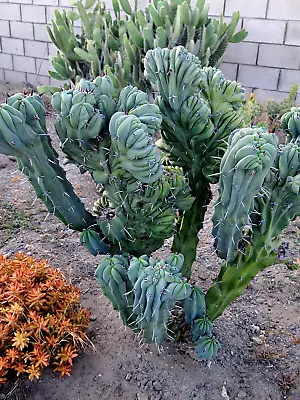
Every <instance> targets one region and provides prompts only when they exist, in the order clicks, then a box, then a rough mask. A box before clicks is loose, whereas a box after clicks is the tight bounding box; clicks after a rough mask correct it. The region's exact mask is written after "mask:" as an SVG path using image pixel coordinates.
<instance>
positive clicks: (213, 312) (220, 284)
mask: <svg viewBox="0 0 300 400" xmlns="http://www.w3.org/2000/svg"><path fill="white" fill-rule="evenodd" d="M261 245H262V238H261V237H257V240H256V242H253V243H252V244H251V245H249V246H248V250H246V256H244V255H243V254H242V253H240V254H239V257H238V258H237V260H235V261H234V262H230V263H229V264H226V263H224V265H223V267H222V268H221V271H220V273H219V275H218V277H217V278H216V280H215V282H214V283H213V285H212V286H211V287H210V288H209V290H208V291H207V293H206V296H205V301H206V307H207V315H208V317H209V319H210V321H211V322H213V321H214V320H215V319H216V318H218V317H219V316H220V315H221V314H223V312H224V310H225V309H226V308H227V307H228V306H229V304H231V303H232V302H233V301H234V300H235V299H236V298H237V297H239V296H240V295H241V294H242V293H243V291H244V289H245V288H246V287H247V286H248V284H249V283H250V281H251V280H252V279H253V278H254V277H255V276H256V275H257V274H258V273H259V272H260V271H263V270H264V269H265V268H267V267H269V266H271V265H274V264H276V263H278V259H277V247H278V242H272V244H271V245H269V246H266V245H264V246H263V247H261Z"/></svg>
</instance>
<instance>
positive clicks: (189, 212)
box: [0, 46, 300, 358]
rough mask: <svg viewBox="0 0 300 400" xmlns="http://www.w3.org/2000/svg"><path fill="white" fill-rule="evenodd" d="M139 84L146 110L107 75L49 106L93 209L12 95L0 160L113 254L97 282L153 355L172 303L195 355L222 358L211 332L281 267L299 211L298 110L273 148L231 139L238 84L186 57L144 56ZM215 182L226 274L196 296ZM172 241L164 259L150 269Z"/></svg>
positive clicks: (97, 248) (257, 134)
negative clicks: (283, 244) (89, 183)
mask: <svg viewBox="0 0 300 400" xmlns="http://www.w3.org/2000/svg"><path fill="white" fill-rule="evenodd" d="M145 76H146V78H147V79H148V80H149V81H150V82H151V84H152V85H153V86H154V87H155V90H156V91H157V93H158V96H157V97H156V99H155V102H154V103H152V102H150V101H149V100H148V95H147V94H146V93H144V92H142V91H140V90H138V89H137V88H135V87H133V86H127V87H125V88H123V89H122V90H121V91H120V92H119V93H118V94H117V95H115V88H114V86H113V80H112V79H111V78H110V77H109V76H107V75H105V76H103V77H97V78H96V79H94V80H93V81H87V80H85V79H81V80H79V81H78V82H77V84H76V86H75V87H74V88H71V89H62V90H60V91H59V92H56V93H55V94H54V95H53V97H52V105H53V107H54V109H55V110H56V112H57V118H56V122H55V128H56V132H57V134H58V136H59V138H60V142H61V149H62V151H63V152H64V153H65V154H66V155H67V157H68V159H69V161H70V162H72V163H74V164H75V165H77V166H78V167H79V168H80V171H81V172H82V173H90V174H91V176H92V178H93V180H94V181H95V183H96V184H97V185H98V187H99V188H100V189H99V198H98V199H96V201H95V204H94V208H93V212H91V211H87V210H85V208H84V206H83V204H82V203H81V202H80V200H79V198H78V197H77V196H76V194H75V193H74V191H73V188H72V186H71V184H70V183H69V182H68V180H67V179H66V175H65V172H64V170H63V169H62V168H61V167H60V165H59V161H58V156H57V153H56V152H55V150H54V149H53V147H52V145H51V141H50V138H49V136H48V134H47V131H46V124H45V109H44V105H43V102H42V100H41V98H40V97H39V96H36V95H25V94H17V95H14V96H12V97H10V98H8V100H7V104H3V105H1V107H0V151H1V152H2V153H4V154H7V155H13V156H15V157H16V158H17V160H18V165H19V168H20V170H21V171H22V172H23V173H24V174H25V175H26V176H27V177H28V179H29V180H30V182H31V183H32V185H33V187H34V189H35V191H36V193H37V195H38V196H39V197H40V198H41V200H42V201H43V202H44V203H45V205H46V206H47V208H48V210H49V211H50V212H52V213H53V214H55V215H56V216H57V217H58V218H60V219H61V221H62V222H64V223H65V224H66V225H68V226H69V227H70V228H72V229H75V230H78V231H80V232H81V237H80V241H81V243H82V245H84V246H86V248H87V249H88V250H89V251H90V252H91V253H92V254H94V255H97V254H110V255H108V256H107V257H106V258H105V259H104V260H103V261H102V262H101V263H100V265H99V267H98V269H97V272H96V277H97V279H98V281H99V283H100V285H101V287H102V290H103V293H104V294H105V295H106V296H107V297H108V298H109V299H110V300H111V302H112V304H113V306H114V308H115V309H117V310H118V311H119V312H120V315H121V318H122V320H123V322H124V324H126V325H128V326H129V327H131V328H132V329H133V331H134V332H142V334H143V336H144V338H145V339H146V340H147V341H154V342H155V343H156V344H157V345H158V346H159V345H160V344H161V343H162V341H163V340H164V339H165V338H166V337H167V332H168V328H167V326H168V321H169V318H170V316H171V313H172V310H173V308H174V306H175V305H176V304H182V305H183V310H184V312H185V316H186V323H187V324H189V325H190V328H191V338H192V340H193V341H194V342H195V349H196V353H197V355H198V357H199V358H212V357H213V356H214V355H215V354H216V352H217V350H218V348H219V347H220V345H219V343H218V342H217V340H216V339H215V338H214V337H213V335H212V322H213V321H214V320H215V319H216V318H217V317H218V316H220V315H221V314H222V312H223V311H224V309H225V308H226V307H227V306H228V305H229V304H230V303H231V302H232V301H233V300H235V299H236V298H237V297H238V296H239V295H240V294H241V293H242V291H243V290H244V289H245V287H246V286H247V285H248V283H249V282H250V280H251V279H252V278H253V277H254V276H255V275H256V274H257V273H258V272H259V271H261V270H262V269H263V268H266V267H267V266H270V265H272V264H274V263H276V262H278V260H277V248H278V245H279V235H280V232H281V231H282V230H283V229H284V228H285V227H286V226H287V225H288V223H289V222H290V221H291V220H293V219H294V218H295V217H296V216H298V215H299V214H300V208H299V204H300V139H299V138H300V124H299V120H300V118H299V109H298V108H293V109H292V110H291V111H290V112H289V113H287V114H285V115H284V116H283V117H282V126H283V129H284V130H285V131H286V134H287V140H286V144H285V145H278V141H277V137H276V136H275V135H273V134H269V133H268V132H266V131H264V130H263V129H258V128H243V129H240V125H241V123H242V115H241V109H242V100H243V89H242V88H241V86H240V85H239V84H237V83H236V82H231V81H228V80H226V79H225V78H224V76H223V75H222V73H221V72H220V71H219V70H217V69H216V68H214V67H204V68H202V67H201V62H200V60H199V59H198V58H197V57H196V56H195V55H193V54H192V53H190V52H188V51H187V50H186V49H185V48H184V47H182V46H177V47H175V48H174V49H172V50H171V49H169V48H160V47H158V48H156V49H153V50H149V51H148V52H147V54H146V57H145ZM159 129H160V130H161V138H160V139H159V140H158V141H157V142H156V143H154V139H153V137H154V134H156V132H157V131H158V130H159ZM211 183H219V196H218V199H217V201H216V204H215V212H214V216H213V232H212V233H213V236H214V246H215V248H216V252H217V254H218V255H219V257H220V258H221V259H223V260H224V264H223V266H222V268H221V270H220V273H219V275H218V277H217V278H216V280H215V282H214V283H213V284H212V286H211V287H210V288H209V289H208V291H207V292H206V293H204V292H203V291H202V290H201V289H200V288H198V287H197V286H194V285H191V284H190V283H189V278H190V276H191V272H192V264H193V262H194V260H195V257H196V247H197V243H198V233H199V231H200V230H201V228H202V226H203V220H204V215H205V211H206V207H207V205H208V204H209V202H210V200H211V188H210V185H211ZM172 236H174V240H173V245H172V251H173V253H172V254H171V255H170V256H168V257H167V258H166V259H164V260H157V259H155V258H153V257H152V253H153V252H154V251H155V250H157V249H158V248H160V247H161V246H162V244H163V243H164V240H165V239H167V238H170V237H172Z"/></svg>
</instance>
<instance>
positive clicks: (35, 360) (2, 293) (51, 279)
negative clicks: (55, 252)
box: [0, 253, 90, 383]
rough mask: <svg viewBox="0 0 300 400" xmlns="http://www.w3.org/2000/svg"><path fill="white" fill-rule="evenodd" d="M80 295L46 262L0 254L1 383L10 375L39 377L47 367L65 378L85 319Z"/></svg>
mask: <svg viewBox="0 0 300 400" xmlns="http://www.w3.org/2000/svg"><path fill="white" fill-rule="evenodd" d="M79 295H80V291H79V289H78V288H77V287H75V286H72V285H70V284H69V283H68V282H67V281H66V280H65V279H64V277H63V274H62V273H61V272H60V271H59V270H58V269H56V268H51V267H50V266H49V265H48V263H47V261H46V260H41V261H36V260H34V259H33V258H32V257H30V256H27V255H25V254H22V253H18V254H17V255H16V256H15V257H14V258H13V259H9V258H8V257H6V256H3V255H1V254H0V383H5V382H6V379H7V376H8V374H9V373H11V372H15V373H16V374H17V375H20V374H21V373H26V374H28V377H29V379H30V380H32V379H34V378H39V377H40V375H41V373H42V369H43V368H44V367H47V366H48V365H51V366H52V367H53V369H54V371H57V372H59V373H60V376H61V377H62V376H64V375H70V372H71V367H72V362H73V358H74V357H77V356H78V353H79V351H80V349H82V346H83V345H84V343H86V341H87V336H86V332H87V328H88V324H89V320H90V313H89V311H88V310H87V309H84V308H81V307H80V304H79Z"/></svg>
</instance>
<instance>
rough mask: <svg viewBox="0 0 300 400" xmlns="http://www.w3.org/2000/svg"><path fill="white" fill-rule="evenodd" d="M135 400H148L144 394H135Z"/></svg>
mask: <svg viewBox="0 0 300 400" xmlns="http://www.w3.org/2000/svg"><path fill="white" fill-rule="evenodd" d="M136 399H137V400H149V397H148V396H147V395H146V393H137V394H136Z"/></svg>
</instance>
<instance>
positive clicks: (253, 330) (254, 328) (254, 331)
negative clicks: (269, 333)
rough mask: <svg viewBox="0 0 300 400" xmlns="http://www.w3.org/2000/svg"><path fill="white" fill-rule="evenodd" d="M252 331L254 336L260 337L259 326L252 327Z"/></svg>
mask: <svg viewBox="0 0 300 400" xmlns="http://www.w3.org/2000/svg"><path fill="white" fill-rule="evenodd" d="M250 330H251V332H252V333H254V335H259V334H260V327H259V326H257V325H250Z"/></svg>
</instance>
